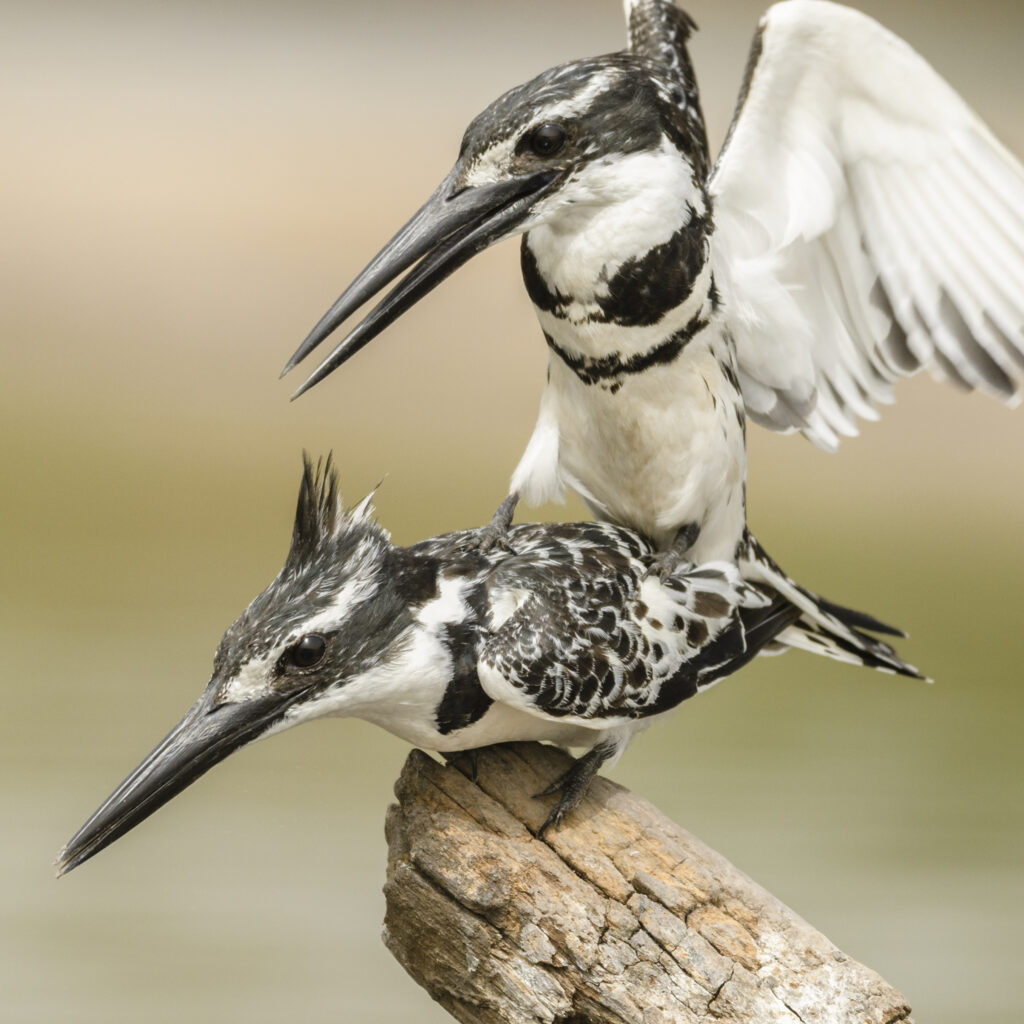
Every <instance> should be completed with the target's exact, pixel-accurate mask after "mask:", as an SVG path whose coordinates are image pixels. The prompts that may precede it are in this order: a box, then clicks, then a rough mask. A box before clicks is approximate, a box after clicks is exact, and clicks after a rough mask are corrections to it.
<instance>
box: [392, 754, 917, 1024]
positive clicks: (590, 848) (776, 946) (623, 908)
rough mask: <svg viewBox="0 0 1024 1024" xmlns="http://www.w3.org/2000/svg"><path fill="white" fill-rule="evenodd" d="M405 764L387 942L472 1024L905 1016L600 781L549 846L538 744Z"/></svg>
mask: <svg viewBox="0 0 1024 1024" xmlns="http://www.w3.org/2000/svg"><path fill="white" fill-rule="evenodd" d="M457 764H458V768H457V767H455V766H453V765H448V766H444V765H441V764H440V763H438V762H437V761H434V760H433V759H432V758H430V757H428V756H427V755H426V754H424V753H422V752H421V751H418V750H414V751H413V752H412V753H411V754H410V755H409V758H408V760H407V761H406V763H405V767H404V769H403V771H402V774H401V777H400V778H399V780H398V782H397V783H396V785H395V793H396V796H397V797H398V804H397V805H393V806H392V807H391V808H390V809H389V811H388V817H387V840H388V847H389V857H388V874H387V883H386V885H385V889H384V892H385V896H386V897H387V915H386V918H385V925H384V941H385V942H386V943H387V946H388V948H389V949H390V950H391V952H392V953H393V954H394V955H395V957H397V959H398V960H399V962H400V963H401V964H402V965H403V966H404V967H405V969H406V970H407V971H408V972H409V974H411V975H412V977H413V978H414V979H415V980H416V981H417V982H419V984H420V985H422V986H423V987H424V988H426V990H427V991H428V992H429V993H430V995H431V996H433V998H434V999H436V1000H437V1001H438V1002H439V1003H440V1004H441V1005H442V1006H444V1007H445V1008H446V1009H447V1010H448V1011H449V1012H450V1013H451V1014H453V1015H454V1016H455V1017H456V1018H457V1019H458V1020H460V1021H464V1022H473V1024H540V1022H543V1024H689V1022H708V1021H720V1022H721V1021H724V1022H731V1021H744V1022H757V1024H762V1022H764V1024H767V1022H773V1024H774V1022H779V1024H797V1022H803V1024H840V1022H843V1024H847V1022H849V1024H853V1022H856V1024H896V1022H899V1021H906V1022H910V1007H909V1006H908V1005H907V1003H906V1000H905V999H904V998H903V996H901V995H900V993H899V992H897V991H896V990H895V989H893V988H892V987H891V986H890V985H888V984H887V983H886V982H885V981H883V980H882V978H880V977H879V976H878V975H877V974H876V973H875V972H874V971H872V970H870V969H869V968H867V967H864V966H863V965H862V964H859V963H857V962H856V961H855V960H852V959H851V958H850V957H848V956H846V955H845V954H843V953H841V952H840V951H839V950H838V949H836V947H835V946H833V945H832V943H831V942H829V941H828V939H826V938H825V936H824V935H822V934H821V933H820V932H817V931H815V929H814V928H812V927H811V926H810V925H809V924H807V922H806V921H804V920H802V919H801V918H800V917H798V916H797V915H796V914H794V913H793V912H792V911H791V910H790V909H789V908H788V907H786V906H784V905H783V904H782V903H780V902H779V901H778V900H777V899H775V897H774V896H772V895H771V894H770V893H768V892H766V891H765V890H764V889H762V888H761V887H760V886H758V885H757V884H756V883H754V882H753V881H751V879H749V878H748V877H747V876H746V875H744V874H743V873H742V872H740V871H738V870H737V869H736V868H735V867H733V866H732V865H731V864H730V863H729V862H728V861H727V860H725V859H724V858H723V857H721V856H720V855H719V854H717V853H715V852H714V850H711V849H709V848H708V847H707V846H705V845H704V844H703V843H701V842H700V840H698V839H696V838H695V837H694V836H692V835H690V833H688V832H687V831H685V830H684V829H682V828H680V827H679V826H678V825H676V824H675V823H674V822H672V821H669V820H668V819H667V818H666V817H665V816H664V815H662V814H661V813H660V812H659V811H658V810H657V809H656V808H655V807H653V806H652V805H651V804H649V803H647V802H646V801H645V800H643V799H641V798H640V797H638V796H635V795H634V794H633V793H630V792H629V791H628V790H626V789H623V788H622V787H621V786H617V785H616V784H615V783H613V782H610V781H609V780H607V779H604V778H596V779H595V780H594V783H593V785H592V786H591V789H590V792H589V793H588V794H587V796H586V798H585V799H584V801H583V803H582V804H581V805H580V807H579V808H578V809H577V810H576V811H575V812H573V813H571V814H570V815H569V817H568V818H567V820H566V822H565V823H564V824H563V825H562V826H561V827H560V828H557V829H552V830H550V831H549V832H548V833H547V834H546V836H545V838H544V840H538V839H537V838H536V835H535V834H536V830H537V829H538V828H539V827H540V825H541V823H542V822H543V820H544V817H545V815H546V814H547V811H548V810H549V804H550V802H551V800H552V799H554V798H553V797H552V798H544V799H534V797H533V796H532V794H534V793H538V792H540V791H541V790H542V789H543V788H544V787H545V786H546V785H548V783H549V782H550V781H551V780H552V779H554V778H555V777H557V776H558V775H559V774H560V773H561V772H563V771H564V770H565V769H566V767H567V766H568V756H567V755H566V754H565V753H563V752H562V751H559V750H556V749H555V748H553V747H545V746H541V745H540V744H536V743H515V744H503V745H501V746H498V747H488V748H486V749H484V750H481V751H480V753H479V765H478V775H477V778H476V781H475V782H474V781H471V780H470V779H469V778H468V777H467V775H466V774H463V772H462V771H460V770H458V769H459V768H462V769H465V770H466V771H468V770H469V759H468V758H466V757H462V758H460V759H459V760H458V761H457Z"/></svg>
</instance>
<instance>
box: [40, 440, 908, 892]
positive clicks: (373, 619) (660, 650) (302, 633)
mask: <svg viewBox="0 0 1024 1024" xmlns="http://www.w3.org/2000/svg"><path fill="white" fill-rule="evenodd" d="M371 498H372V495H371V496H370V497H368V498H366V499H364V501H363V502H361V503H360V504H359V505H357V506H356V507H355V508H353V509H351V510H346V509H345V508H344V507H343V505H342V503H341V500H340V497H339V494H338V489H337V481H336V475H335V473H334V471H333V469H332V468H331V466H330V460H329V459H328V460H327V461H326V462H323V463H320V464H319V465H318V466H316V467H314V466H313V464H312V463H311V462H310V461H309V460H308V459H306V461H305V464H304V469H303V475H302V483H301V486H300V490H299V500H298V507H297V510H296V515H295V525H294V528H293V531H292V541H291V548H290V550H289V552H288V557H287V559H286V561H285V564H284V568H283V569H282V570H281V572H280V573H279V574H278V575H277V577H276V578H275V579H274V580H273V582H272V583H271V584H270V585H269V586H268V587H267V589H266V590H264V591H263V593H262V594H260V595H259V597H257V598H256V599H255V600H254V601H253V602H252V604H250V605H249V607H248V608H247V609H246V610H245V612H243V614H242V615H241V617H240V618H239V619H238V620H237V621H236V622H235V623H234V625H232V626H231V628H230V629H228V631H227V632H226V633H225V634H224V637H223V639H222V640H221V642H220V646H219V647H218V648H217V653H216V655H215V657H214V662H213V676H212V678H211V679H210V682H209V684H208V685H207V687H206V689H205V690H204V692H203V694H202V695H201V696H200V698H199V700H198V701H197V702H196V703H195V704H194V705H193V706H192V708H191V709H190V710H189V711H188V712H187V713H186V714H185V717H184V718H182V720H181V721H180V722H179V723H178V724H177V725H176V726H175V727H174V728H173V729H172V730H171V732H170V733H169V734H168V735H167V737H166V738H165V739H164V740H163V742H162V743H160V745H159V746H157V748H156V749H155V750H154V751H153V752H152V753H151V754H150V755H149V756H148V757H147V758H146V759H145V760H144V761H143V762H142V764H140V765H139V767H138V768H136V769H135V771H133V772H132V773H131V775H129V776H128V778H127V779H125V780H124V782H122V783H121V785H120V786H118V787H117V789H116V790H114V792H113V794H112V795H111V796H110V797H109V798H108V799H107V801H106V802H105V803H104V804H103V805H102V806H101V807H100V808H99V810H98V811H96V813H95V814H94V815H93V816H92V817H91V818H90V819H89V820H88V821H87V822H86V823H85V825H84V826H83V827H82V828H81V829H80V830H79V832H78V833H77V834H76V835H75V836H74V837H73V838H72V839H71V840H70V841H69V842H68V844H67V846H66V847H65V848H64V850H63V851H62V852H61V855H60V858H59V860H58V872H59V873H64V872H66V871H69V870H71V869H72V868H74V867H76V866H77V865H78V864H81V863H82V862H83V861H85V860H87V859H88V858H89V857H91V856H93V855H94V854H95V853H98V852H99V851H100V850H102V849H103V848H104V847H105V846H107V845H109V844H110V843H112V842H113V841H114V840H115V839H117V838H118V837H119V836H122V835H124V833H125V832H127V831H128V830H129V829H131V828H134V827H135V826H136V825H137V824H139V822H141V821H143V820H144V819H145V818H147V817H148V816H149V815H150V814H152V813H153V812H154V811H156V810H157V809H158V808H159V807H161V806H162V805H163V804H165V803H166V802H167V801H168V800H170V799H171V798H172V797H173V796H175V795H176V794H177V793H180V792H181V791H182V790H183V789H184V788H185V787H186V786H188V785H190V784H191V783H192V782H194V781H195V780H196V779H198V778H199V777H200V776H201V775H203V774H204V773H205V772H206V771H208V770H209V769H210V768H212V767H213V766H214V765H215V764H217V763H218V762H219V761H222V760H223V759H224V758H226V757H227V756H228V755H229V754H231V753H232V752H233V751H235V750H237V749H239V748H240V747H242V746H245V745H246V744H248V743H251V742H252V741H253V740H257V739H260V738H262V737H264V736H270V735H272V734H274V733H276V732H281V731H282V730H284V729H287V728H290V727H291V726H293V725H298V724H300V723H301V722H308V721H311V720H312V719H315V718H321V717H323V716H327V715H332V716H356V717H359V718H363V719H366V720H368V721H370V722H374V723H376V724H377V725H380V726H382V727H383V728H385V729H387V730H388V731H389V732H392V733H394V734H395V735H397V736H400V737H402V738H403V739H405V740H407V741H409V742H410V743H414V744H417V745H418V746H422V747H426V748H428V749H431V750H437V751H442V752H453V751H462V750H472V749H475V748H477V747H481V746H485V745H487V744H491V743H498V742H503V741H506V740H527V739H532V740H546V741H550V742H554V743H557V744H561V745H565V746H571V747H584V748H588V752H587V753H586V754H584V755H583V756H582V757H581V758H579V760H577V761H576V762H575V764H574V766H573V767H572V768H571V769H570V771H569V772H568V773H567V774H566V775H564V776H563V777H561V778H559V779H556V780H554V781H553V782H552V785H551V786H550V787H549V789H548V790H546V791H545V793H544V794H540V795H542V796H543V795H549V794H554V793H559V794H560V796H559V798H558V800H557V802H556V803H555V804H554V808H553V809H552V811H551V813H550V814H549V815H548V818H547V820H546V822H545V823H544V826H543V829H546V828H548V827H550V826H553V825H557V824H558V823H559V822H560V821H561V820H562V818H563V817H564V816H565V814H566V813H568V812H569V811H570V810H571V809H572V808H573V807H574V806H575V805H576V804H577V803H578V802H579V801H580V799H581V798H582V796H583V794H584V792H585V791H586V789H587V786H588V784H589V782H590V780H591V778H592V777H593V776H594V774H595V773H596V772H597V770H598V768H599V767H600V766H601V765H602V764H603V763H604V762H606V761H609V760H611V759H614V758H616V757H618V755H619V754H620V753H621V752H622V751H623V749H624V748H625V746H626V744H627V743H628V742H629V740H630V738H631V737H632V736H633V735H634V734H635V733H637V732H639V731H641V730H642V729H645V728H646V727H647V726H648V725H650V724H651V722H652V721H653V720H654V719H655V718H658V717H661V716H663V715H665V714H667V713H668V712H669V711H671V710H672V709H673V708H675V707H676V706H677V705H678V704H679V703H680V702H682V701H684V700H686V699H687V698H688V697H692V696H694V695H695V694H697V693H698V692H700V691H701V690H704V689H706V688H707V687H709V686H711V684H712V683H714V682H716V681H717V680H719V679H721V678H723V677H724V676H727V675H729V674H730V673H731V672H734V671H736V669H738V668H739V667H740V666H742V665H744V664H746V662H747V661H749V660H750V659H751V658H752V657H753V656H754V655H755V654H757V653H758V652H759V651H761V650H775V651H778V650H783V649H785V648H787V647H799V648H803V649H805V650H811V651H814V652H816V653H820V654H827V655H829V656H831V657H834V658H838V659H840V660H842V661H848V662H852V663H855V664H863V665H868V666H870V667H873V668H878V669H882V670H884V671H888V672H896V673H900V674H903V675H908V676H915V677H919V676H918V673H917V671H916V669H914V668H913V667H912V666H910V665H907V664H906V663H905V662H903V661H901V660H900V658H899V657H898V656H897V655H896V653H895V652H894V651H893V650H892V648H891V647H889V646H888V645H887V644H885V643H883V642H881V641H879V640H876V639H874V638H872V637H870V636H868V635H867V633H866V632H865V631H866V630H871V631H875V632H879V631H880V632H889V633H892V632H894V631H893V630H891V629H890V628H889V627H887V626H884V625H883V624H882V623H879V622H877V621H876V620H874V619H873V618H871V617H870V616H867V615H864V614H861V613H858V612H853V611H850V610H848V609H845V608H841V607H838V606H836V605H832V604H830V603H829V602H827V601H825V600H823V599H821V598H819V597H817V596H816V595H814V594H812V593H810V592H809V591H805V590H803V589H801V588H799V587H797V586H796V584H794V583H792V582H791V581H790V587H791V588H792V589H791V592H787V593H785V594H784V593H780V592H779V591H777V590H774V589H772V588H771V587H769V586H764V585H760V584H752V583H748V582H745V581H743V580H742V579H741V578H740V574H739V571H738V569H737V567H736V566H735V565H734V564H733V563H731V562H709V563H706V564H703V565H699V566H696V565H687V566H685V567H683V566H681V567H680V568H679V569H678V570H677V572H676V573H675V574H674V575H673V576H671V577H669V578H668V579H667V580H665V581H662V578H661V576H660V575H659V574H657V573H654V574H651V573H650V572H649V570H650V567H651V564H652V562H653V560H654V559H655V557H656V554H655V550H654V548H653V547H652V545H651V544H650V542H649V541H647V540H646V539H645V538H643V537H641V536H640V535H638V534H637V533H635V532H634V531H632V530H628V529H625V528H622V527H617V526H612V525H609V524H601V523H571V524H540V523H534V524H526V525H521V526H515V527H512V528H511V531H510V532H511V538H512V541H513V544H514V547H515V553H514V554H513V553H512V552H511V551H509V550H507V549H506V548H504V547H501V546H497V545H495V546H492V547H491V548H490V549H489V550H488V551H481V550H480V546H479V545H478V544H476V543H475V539H476V538H475V537H474V533H475V532H476V531H463V532H461V533H453V534H448V535H446V536H442V537H435V538H433V539H431V540H427V541H424V542H422V543H420V544H416V545H414V546H413V547H410V548H400V547H395V546H394V545H392V544H391V542H390V539H389V537H388V534H387V533H386V532H385V531H384V530H383V529H381V527H379V526H378V525H376V524H375V523H374V522H373V520H372V518H371V512H372V509H371V505H370V502H371ZM543 829H542V830H541V831H543Z"/></svg>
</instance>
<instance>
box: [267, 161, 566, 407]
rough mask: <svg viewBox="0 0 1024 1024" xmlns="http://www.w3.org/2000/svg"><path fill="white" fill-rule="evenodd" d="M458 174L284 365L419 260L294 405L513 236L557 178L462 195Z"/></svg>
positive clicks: (544, 175) (533, 178)
mask: <svg viewBox="0 0 1024 1024" xmlns="http://www.w3.org/2000/svg"><path fill="white" fill-rule="evenodd" d="M459 172H460V168H459V165H458V164H456V166H455V168H453V169H452V171H451V173H449V175H448V177H446V178H445V180H444V181H442V182H441V184H440V186H439V187H438V189H437V191H435V192H434V194H433V195H432V196H431V197H430V198H429V199H428V200H427V201H426V202H425V203H424V204H423V206H421V207H420V209H419V210H418V211H417V212H416V213H415V214H414V215H413V217H412V219H411V220H410V221H409V222H408V223H407V224H406V225H405V227H403V228H402V229H401V230H400V231H399V232H398V234H397V235H395V237H394V238H392V239H391V241H390V242H388V244H387V245H385V246H384V248H383V249H381V251H380V252H379V253H377V255H376V256H374V258H373V259H372V260H371V261H370V263H369V264H368V265H367V266H366V267H365V268H364V269H363V271H362V272H361V273H360V274H359V276H358V277H357V278H356V279H355V280H354V281H353V282H352V283H351V284H350V285H349V286H348V288H346V289H345V291H344V292H343V293H342V294H341V296H340V298H339V299H338V300H337V302H335V303H334V305H333V306H331V308H330V309H329V310H328V311H327V312H326V313H325V314H324V315H323V317H321V319H320V322H319V323H318V324H317V325H316V327H314V328H313V330H312V331H310V333H309V336H308V337H307V338H306V340H305V341H304V342H303V343H302V344H301V345H300V346H299V347H298V349H297V350H296V352H295V355H293V356H292V357H291V359H289V360H288V363H287V365H286V366H285V368H284V370H283V372H282V374H281V375H282V376H284V374H285V373H287V372H288V371H289V370H290V369H291V368H292V367H293V366H295V365H296V364H297V363H300V362H301V361H302V360H303V359H305V358H306V356H308V355H309V353H310V352H312V351H313V349H315V348H316V347H317V345H319V344H320V343H321V342H322V341H323V340H324V339H325V338H327V337H328V335H330V334H331V333H332V332H333V331H334V329H335V328H336V327H338V325H339V324H341V323H342V322H343V321H344V320H347V319H348V318H349V317H350V316H351V315H352V314H353V313H354V312H355V311H356V310H357V309H358V308H359V307H360V306H361V305H362V304H363V303H364V302H366V301H367V299H369V298H371V297H372V296H373V295H375V294H376V293H377V292H379V291H380V290H381V289H382V288H383V287H384V286H385V285H387V284H390V283H391V282H392V281H393V280H394V279H395V278H396V277H398V275H399V274H401V273H402V272H403V271H404V270H407V269H408V268H409V267H410V266H412V265H413V264H414V263H416V261H417V260H420V262H419V264H418V265H417V266H416V268H415V269H414V270H413V271H412V272H411V273H410V274H408V275H406V277H405V278H403V279H402V281H401V282H400V283H399V284H398V285H397V286H396V287H395V288H394V289H392V291H390V292H389V293H388V294H387V295H386V296H385V297H384V298H383V299H382V300H381V301H380V302H379V303H378V304H377V305H376V306H375V307H374V308H373V310H371V312H370V313H369V314H368V315H367V316H366V317H365V318H364V319H363V320H362V321H360V323H359V324H357V325H356V327H355V328H354V329H353V330H352V331H351V332H350V333H349V334H348V335H347V336H346V337H345V338H344V339H343V340H342V342H341V343H340V344H339V345H337V346H336V347H335V348H334V350H333V351H332V352H331V354H330V355H329V356H328V357H327V358H326V359H325V360H324V361H323V362H322V363H321V364H320V365H319V366H318V367H317V368H316V370H314V372H313V373H312V374H311V375H310V376H309V378H308V379H307V380H306V381H305V383H304V384H303V385H302V386H301V387H300V388H299V389H298V391H296V392H295V395H294V396H293V397H295V398H297V397H298V396H299V395H301V394H302V393H303V392H305V391H308V390H309V389H310V388H311V387H312V386H313V385H314V384H317V383H318V382H319V381H321V380H323V379H324V377H326V376H327V375H328V374H329V373H330V372H331V371H332V370H334V369H335V368H337V367H338V366H340V365H341V364H342V363H343V362H345V360H346V359H348V358H349V357H350V356H352V355H355V353H356V352H358V351H359V350H360V349H361V348H362V347H363V346H364V345H365V344H366V343H367V342H369V341H371V340H372V339H373V338H375V337H376V336H377V335H378V334H380V333H381V331H383V330H384V328H385V327H387V326H388V325H389V324H391V323H393V322H394V321H395V320H397V319H398V318H399V317H400V316H401V315H402V314H403V313H404V312H405V311H406V310H407V309H408V308H409V307H410V306H412V305H414V304H415V303H416V302H418V301H419V300H420V299H421V298H423V296H424V295H426V294H427V292H429V291H431V290H432V289H433V288H434V287H435V286H436V285H438V284H440V283H441V282H442V281H443V280H444V279H445V278H446V277H448V275H449V274H451V273H453V272H454V271H456V270H457V269H458V268H459V267H461V266H462V265H463V263H466V262H467V261H468V260H469V259H471V258H472V257H473V256H475V255H476V254H477V253H478V252H482V251H483V250H484V249H486V248H487V247H488V246H489V245H491V244H492V243H494V242H497V241H498V240H499V239H501V238H504V237H506V236H507V235H508V234H510V233H512V232H513V231H514V229H515V228H516V227H517V226H518V225H519V224H521V223H522V222H523V221H524V220H525V219H526V217H527V216H528V215H529V213H530V211H531V209H532V208H533V206H534V205H535V203H536V202H537V200H538V199H539V198H540V197H541V196H542V195H544V194H545V193H546V192H547V191H548V190H549V189H550V188H551V186H552V184H553V183H554V182H555V180H556V178H557V177H558V175H559V172H557V171H544V172H541V173H538V174H531V175H524V176H521V177H514V178H509V179H507V180H505V181H500V182H496V183H494V184H484V185H471V186H465V187H460V186H459V184H458V174H459ZM421 257H422V258H421Z"/></svg>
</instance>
